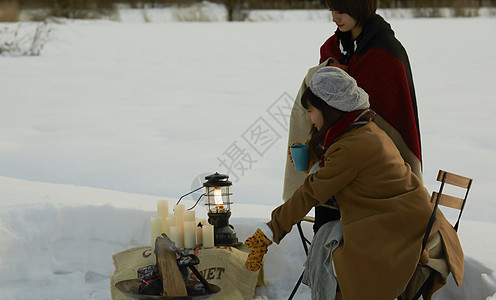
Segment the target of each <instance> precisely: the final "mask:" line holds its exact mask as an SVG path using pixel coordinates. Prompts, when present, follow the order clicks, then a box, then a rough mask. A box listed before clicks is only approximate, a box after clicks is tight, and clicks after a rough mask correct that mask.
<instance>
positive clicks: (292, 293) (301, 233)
mask: <svg viewBox="0 0 496 300" xmlns="http://www.w3.org/2000/svg"><path fill="white" fill-rule="evenodd" d="M296 226H297V227H298V232H299V234H300V238H301V242H302V243H303V249H304V250H305V255H307V256H308V246H307V243H309V241H308V240H307V239H306V238H305V235H304V234H303V229H302V228H301V222H298V224H296ZM303 273H305V271H303V272H302V273H301V275H300V278H299V279H298V282H296V285H295V286H294V288H293V291H292V292H291V295H289V298H288V300H292V299H293V297H294V295H295V294H296V291H297V290H298V288H299V287H300V284H301V281H302V280H303Z"/></svg>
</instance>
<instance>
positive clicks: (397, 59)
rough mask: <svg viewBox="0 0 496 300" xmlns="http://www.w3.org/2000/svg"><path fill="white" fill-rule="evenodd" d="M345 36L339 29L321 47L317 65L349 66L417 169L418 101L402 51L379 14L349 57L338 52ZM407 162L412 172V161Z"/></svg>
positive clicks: (407, 61)
mask: <svg viewBox="0 0 496 300" xmlns="http://www.w3.org/2000/svg"><path fill="white" fill-rule="evenodd" d="M345 35H346V33H341V32H340V31H339V30H338V31H336V34H334V35H333V36H331V37H330V38H329V39H328V40H327V41H326V42H325V43H324V44H323V45H322V47H321V49H320V53H321V57H320V62H321V63H322V62H324V61H325V60H327V59H328V58H330V57H332V58H335V59H337V60H338V61H340V63H343V64H345V65H347V66H348V72H349V74H350V75H351V76H352V77H353V78H355V79H356V81H357V83H358V86H360V87H361V88H363V89H364V90H365V91H366V92H367V93H368V94H369V98H370V99H369V101H370V107H371V108H372V109H373V110H374V111H375V112H376V113H377V115H378V116H380V117H382V118H383V119H384V120H385V121H387V122H388V123H389V124H390V125H391V126H392V127H393V128H394V129H395V130H396V131H397V132H398V133H399V134H400V135H401V137H402V139H403V142H404V143H405V144H406V145H407V147H408V149H409V150H410V151H411V153H413V154H414V155H415V157H416V158H417V159H418V162H417V164H418V166H419V167H420V162H421V151H420V130H419V123H418V114H417V101H416V97H415V89H414V86H413V78H412V73H411V70H410V63H409V60H408V56H407V54H406V51H405V49H404V48H403V46H402V45H401V43H400V42H399V41H398V40H397V39H396V38H395V37H394V32H393V31H392V30H391V26H390V25H389V24H388V23H387V22H386V21H384V19H383V18H382V17H380V16H379V15H375V16H373V17H372V18H371V19H370V20H369V21H368V22H367V23H366V24H365V25H364V27H363V31H362V33H361V34H360V36H359V37H358V39H357V40H356V43H354V42H353V41H351V44H350V45H351V47H352V52H353V53H352V55H350V53H349V52H350V51H347V52H348V53H347V54H348V55H346V54H345V53H342V51H340V43H341V48H342V49H343V44H345V43H346V42H347V41H346V39H345V37H346V36H345ZM348 42H349V41H348ZM386 131H387V130H386ZM393 141H395V139H394V138H393ZM396 142H397V141H395V143H396ZM398 148H399V149H400V151H401V148H400V147H398ZM402 154H403V153H402ZM403 156H404V157H405V155H403ZM407 162H408V161H407ZM409 163H410V165H412V168H413V169H415V168H414V162H409ZM414 172H415V170H414ZM419 172H420V171H419Z"/></svg>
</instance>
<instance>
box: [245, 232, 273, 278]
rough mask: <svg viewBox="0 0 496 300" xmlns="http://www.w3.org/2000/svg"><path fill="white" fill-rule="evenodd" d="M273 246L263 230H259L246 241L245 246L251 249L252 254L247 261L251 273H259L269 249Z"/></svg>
mask: <svg viewBox="0 0 496 300" xmlns="http://www.w3.org/2000/svg"><path fill="white" fill-rule="evenodd" d="M271 244H272V241H271V240H269V239H268V238H267V237H266V236H265V234H264V233H263V231H262V230H260V229H257V231H256V232H255V234H254V235H253V236H251V237H249V238H247V239H246V241H245V245H246V246H247V247H249V248H251V250H250V254H248V258H247V259H246V262H245V266H246V268H247V269H248V270H250V271H258V270H259V269H260V266H261V265H262V261H263V257H264V255H265V253H267V247H269V246H270V245H271Z"/></svg>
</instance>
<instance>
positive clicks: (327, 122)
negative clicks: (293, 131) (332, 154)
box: [300, 88, 344, 154]
mask: <svg viewBox="0 0 496 300" xmlns="http://www.w3.org/2000/svg"><path fill="white" fill-rule="evenodd" d="M300 101H301V105H302V106H303V108H305V109H308V108H309V107H310V105H312V106H313V107H315V108H316V109H318V110H319V111H320V112H321V113H322V117H323V119H324V120H323V121H324V124H323V125H322V128H321V129H320V130H317V128H315V127H313V126H312V127H311V128H310V142H309V143H308V144H309V145H310V148H311V149H312V150H313V151H314V153H315V154H317V153H318V152H316V149H317V147H318V146H319V143H320V142H321V141H322V140H323V139H324V137H325V135H326V133H327V131H328V130H329V128H330V127H331V126H332V125H333V124H334V123H331V120H333V119H335V116H336V113H344V112H342V111H340V110H339V109H336V108H334V107H332V106H330V105H329V104H327V103H326V102H325V101H324V100H322V99H320V98H319V97H318V96H317V95H315V94H314V93H313V92H312V90H311V89H310V88H307V89H306V90H305V92H303V95H302V96H301V100H300Z"/></svg>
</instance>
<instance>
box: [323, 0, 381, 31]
mask: <svg viewBox="0 0 496 300" xmlns="http://www.w3.org/2000/svg"><path fill="white" fill-rule="evenodd" d="M326 3H327V6H328V7H329V9H330V10H334V11H338V12H343V13H346V14H348V15H350V16H351V17H352V18H353V19H355V20H356V21H357V25H358V26H363V25H364V24H365V22H367V20H368V19H369V18H370V17H372V16H373V15H374V14H375V11H376V10H377V3H378V0H326Z"/></svg>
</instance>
